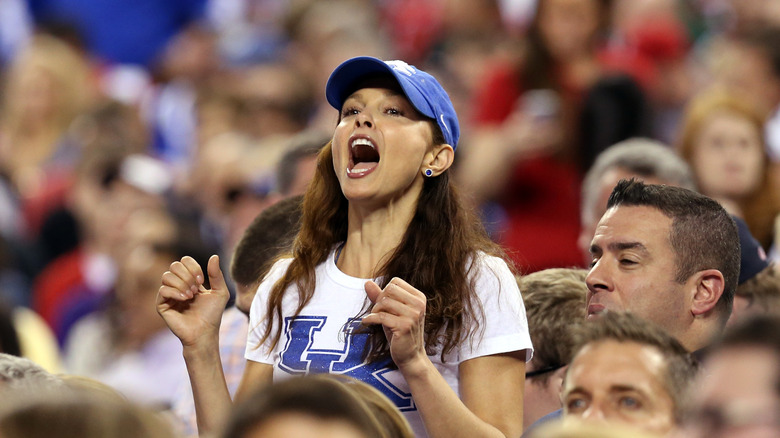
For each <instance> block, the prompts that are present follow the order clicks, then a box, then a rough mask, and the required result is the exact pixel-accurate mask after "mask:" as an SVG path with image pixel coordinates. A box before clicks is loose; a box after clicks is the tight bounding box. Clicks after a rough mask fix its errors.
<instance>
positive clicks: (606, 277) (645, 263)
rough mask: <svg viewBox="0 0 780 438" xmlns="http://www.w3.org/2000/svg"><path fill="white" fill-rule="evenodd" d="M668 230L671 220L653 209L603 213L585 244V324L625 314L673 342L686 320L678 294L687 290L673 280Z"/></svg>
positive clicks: (683, 298)
mask: <svg viewBox="0 0 780 438" xmlns="http://www.w3.org/2000/svg"><path fill="white" fill-rule="evenodd" d="M671 226H672V220H671V219H670V218H668V217H666V216H665V215H664V214H663V213H661V212H660V211H659V210H657V209H655V208H653V207H646V206H638V207H635V206H631V207H626V206H618V207H613V208H611V209H609V210H607V212H606V213H605V214H604V216H603V217H602V219H601V221H599V224H598V226H597V227H596V232H595V234H594V236H593V240H592V241H591V248H590V250H591V254H592V256H593V260H592V262H591V269H590V272H589V273H588V276H587V278H586V280H585V282H586V283H587V285H588V296H587V301H586V303H587V304H586V305H587V312H588V319H593V318H597V317H599V315H600V314H601V313H603V312H605V311H625V312H631V313H634V314H635V315H637V316H639V317H641V318H644V319H646V320H649V321H652V322H654V323H656V324H658V325H660V326H661V327H663V328H665V329H666V330H667V331H669V332H670V333H671V334H672V335H673V336H675V337H678V339H679V335H680V334H682V332H683V329H684V327H685V326H686V325H687V324H688V320H689V319H690V318H692V316H691V313H690V312H689V311H688V307H689V303H688V300H689V299H688V297H686V294H685V293H684V291H685V290H686V289H687V288H688V287H689V285H687V284H680V283H678V282H677V281H676V280H675V276H676V274H677V266H676V262H675V260H676V257H675V252H674V250H673V249H672V246H671V243H670V241H669V234H670V231H671Z"/></svg>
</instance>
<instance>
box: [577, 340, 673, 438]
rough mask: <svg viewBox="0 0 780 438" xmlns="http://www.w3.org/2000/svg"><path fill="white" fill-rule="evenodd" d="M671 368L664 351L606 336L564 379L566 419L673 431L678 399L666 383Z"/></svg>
mask: <svg viewBox="0 0 780 438" xmlns="http://www.w3.org/2000/svg"><path fill="white" fill-rule="evenodd" d="M666 367H667V365H666V362H665V360H664V357H663V356H662V355H661V352H660V351H658V350H657V349H656V348H655V347H651V346H647V345H642V344H638V343H636V342H618V341H614V340H604V341H599V342H596V343H591V344H589V345H587V346H585V347H584V348H583V349H582V350H580V352H579V353H578V354H577V356H576V357H575V358H574V360H573V361H572V363H571V365H570V366H569V372H568V373H567V375H566V379H565V381H564V385H563V391H562V399H563V410H564V419H566V420H570V419H579V420H583V421H587V422H596V423H607V424H609V423H621V424H627V425H630V426H634V427H637V428H639V429H644V430H647V431H649V432H654V433H658V434H665V433H668V432H670V431H671V430H672V429H673V428H674V425H675V421H674V401H673V399H672V396H671V395H670V394H669V393H668V391H667V389H666V386H665V384H664V380H665V376H664V374H665V372H666Z"/></svg>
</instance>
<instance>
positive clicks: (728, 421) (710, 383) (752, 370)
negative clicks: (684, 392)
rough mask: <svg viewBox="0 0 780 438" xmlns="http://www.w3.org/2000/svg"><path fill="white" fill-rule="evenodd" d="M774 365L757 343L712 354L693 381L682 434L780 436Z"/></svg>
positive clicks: (713, 437) (712, 437) (749, 437)
mask: <svg viewBox="0 0 780 438" xmlns="http://www.w3.org/2000/svg"><path fill="white" fill-rule="evenodd" d="M778 369H780V359H778V356H777V355H776V354H775V353H773V352H772V351H769V350H767V349H765V348H761V347H753V346H744V347H729V348H726V349H725V350H722V351H719V352H717V353H715V354H713V356H711V357H710V358H709V359H708V360H707V362H706V363H705V366H704V370H705V372H704V373H702V374H701V375H700V377H699V381H698V382H697V384H696V388H697V389H696V391H694V393H693V399H692V408H693V409H692V412H691V415H690V420H689V424H688V425H687V427H686V430H685V432H686V434H685V436H686V437H707V438H717V437H726V436H727V437H731V438H764V437H766V438H769V437H777V436H780V421H779V420H778V415H777V413H778V412H780V397H779V396H778V392H777V380H778Z"/></svg>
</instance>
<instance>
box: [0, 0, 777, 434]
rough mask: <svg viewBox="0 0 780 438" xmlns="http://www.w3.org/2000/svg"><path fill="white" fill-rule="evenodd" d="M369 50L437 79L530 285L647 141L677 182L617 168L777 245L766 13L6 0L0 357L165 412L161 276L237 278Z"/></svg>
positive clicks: (751, 1) (509, 1) (458, 4)
mask: <svg viewBox="0 0 780 438" xmlns="http://www.w3.org/2000/svg"><path fill="white" fill-rule="evenodd" d="M358 55H369V56H375V57H378V58H381V59H402V60H404V61H406V62H408V63H409V64H414V65H416V66H418V67H420V68H424V69H426V70H427V71H429V72H431V73H432V74H433V75H434V76H436V77H437V78H438V79H439V81H441V83H442V84H443V86H444V88H445V89H446V90H447V91H448V93H449V95H450V97H451V99H452V101H453V103H454V105H455V108H456V110H457V112H458V116H459V119H460V125H461V134H462V135H461V141H460V147H459V150H458V153H457V155H456V158H457V159H456V160H455V164H454V166H455V167H454V173H455V179H456V181H457V184H458V187H459V188H460V189H461V191H462V192H463V193H464V194H465V195H466V196H467V198H468V199H469V201H470V202H471V203H472V205H473V207H474V208H475V209H477V210H478V211H479V212H480V214H481V217H482V219H483V221H484V225H485V227H486V228H487V229H488V231H489V233H490V236H491V237H492V238H493V239H494V240H495V241H496V242H498V243H500V244H501V245H502V246H503V247H504V248H505V249H506V251H507V253H508V254H509V255H510V256H511V257H512V259H513V262H514V263H515V265H516V266H517V268H518V270H519V271H520V273H522V274H532V273H536V272H541V271H544V270H549V269H550V268H572V267H576V268H587V267H588V263H589V262H590V259H591V256H590V254H589V246H590V239H591V238H592V236H593V230H594V229H595V224H596V222H598V220H599V218H600V217H601V214H602V213H603V212H604V204H605V203H606V196H607V195H608V194H609V192H610V191H611V189H612V186H613V185H614V183H615V182H617V180H618V179H619V178H620V177H624V176H626V175H624V174H619V175H618V174H615V175H612V177H613V180H611V182H606V180H603V179H602V180H599V181H595V180H591V181H589V180H588V178H586V174H587V172H588V171H589V170H591V169H593V168H594V167H596V166H598V165H599V162H600V161H599V159H602V160H603V159H604V158H602V157H604V153H605V151H608V150H609V149H610V147H611V146H612V145H615V144H617V143H620V142H623V141H626V140H631V139H633V140H636V139H637V138H642V139H644V140H645V141H648V142H651V141H652V142H653V144H654V145H655V146H654V147H658V148H659V150H660V151H661V152H659V153H658V155H651V156H650V158H649V160H650V161H651V162H653V161H662V160H665V159H667V158H666V157H665V156H664V155H663V154H665V153H668V154H671V155H674V156H675V157H677V158H681V159H682V162H683V164H682V165H684V166H686V167H687V169H686V170H685V171H684V172H689V173H686V175H689V176H687V177H686V178H687V179H685V178H683V179H684V181H669V179H668V178H665V177H664V176H663V175H659V176H657V177H655V176H653V175H647V173H648V172H646V171H643V170H642V169H634V170H632V172H630V173H634V174H639V175H644V176H647V177H648V178H647V180H648V181H649V182H667V183H673V184H676V185H681V186H688V187H690V188H696V189H697V190H698V191H699V192H701V193H702V194H705V195H707V196H709V197H711V198H713V199H715V200H717V201H718V202H720V204H721V205H723V206H724V208H726V210H727V211H728V212H729V213H731V214H732V215H734V216H736V217H738V218H741V219H742V220H743V221H744V222H745V224H746V225H747V227H748V229H749V232H750V234H752V236H754V237H755V240H756V241H757V242H758V251H759V253H760V254H761V257H762V259H764V260H766V261H767V263H769V264H771V265H772V266H774V261H776V260H778V259H780V254H779V253H778V250H779V249H780V246H778V244H780V2H778V1H774V0H772V1H770V0H329V1H316V0H165V1H160V0H132V1H130V0H117V1H110V2H109V1H104V0H0V80H2V85H1V86H0V331H2V333H0V352H5V353H9V354H13V355H16V356H24V357H27V358H30V359H32V360H33V361H34V362H35V363H37V364H39V365H41V366H42V367H43V368H44V369H45V370H46V371H47V372H49V373H52V374H64V375H67V376H71V378H73V377H74V376H83V377H85V378H88V379H90V380H89V382H90V384H91V385H95V386H97V385H98V384H104V385H108V386H109V387H110V390H111V391H114V390H115V391H119V392H120V393H121V394H122V397H126V398H127V399H129V400H131V401H132V402H134V403H138V404H140V405H142V406H144V407H151V408H154V409H158V410H163V411H166V412H169V411H170V410H171V408H172V407H173V406H174V405H175V404H176V403H177V401H178V399H179V397H180V394H181V392H182V391H185V392H186V391H188V388H189V387H188V382H187V374H186V372H185V366H184V361H183V359H182V357H181V346H180V344H179V341H178V339H176V338H175V337H174V336H173V335H172V334H171V333H170V332H169V331H168V329H167V328H166V326H165V324H164V322H163V321H162V319H161V318H160V317H159V316H158V315H157V312H156V310H155V308H154V305H153V302H154V297H155V295H156V293H157V290H158V288H159V285H160V276H161V275H162V273H163V272H165V271H166V270H167V269H168V266H169V265H170V263H171V262H172V261H174V260H178V259H180V258H181V257H183V256H184V255H189V256H192V257H194V258H195V259H196V260H198V261H200V262H202V264H203V266H205V261H206V260H207V259H208V256H209V255H211V254H219V255H221V256H222V257H221V260H222V263H223V264H224V266H223V270H224V271H226V272H227V270H228V269H227V268H228V265H229V264H230V260H231V256H232V254H233V253H234V251H235V250H236V245H237V243H238V242H239V240H240V238H241V236H242V234H243V233H244V232H245V230H246V229H247V227H248V226H249V224H250V223H251V222H252V220H253V219H254V218H255V217H256V216H257V215H258V214H259V213H260V212H262V211H264V210H265V209H266V208H268V207H269V206H271V205H274V204H276V203H277V202H278V201H280V200H282V199H285V198H290V197H292V196H296V195H300V194H302V193H304V191H305V190H306V187H307V184H308V182H309V180H310V178H311V176H312V175H313V172H314V166H315V165H316V157H317V153H318V151H319V149H320V147H322V146H323V145H324V144H325V143H326V142H327V141H328V140H329V135H330V133H331V132H332V130H333V127H334V126H335V125H336V122H337V119H338V112H337V111H335V110H333V109H332V108H331V107H330V106H328V104H327V102H326V101H325V96H324V87H325V83H326V81H327V78H328V75H329V74H330V72H331V71H333V69H334V68H335V67H336V66H337V65H338V64H339V63H341V62H342V61H344V60H345V59H348V58H350V57H353V56H358ZM651 166H652V164H648V167H651ZM609 170H610V169H609V168H601V169H600V170H599V171H598V172H597V173H598V176H599V177H601V176H605V175H606V174H607V173H608V171H609ZM612 170H614V168H613V169H612ZM653 178H655V181H653ZM602 186H603V187H602ZM228 280H229V286H230V287H231V288H233V289H235V287H236V285H235V284H234V283H232V282H230V279H228ZM580 281H582V280H580ZM521 288H522V287H521ZM524 291H525V289H524ZM234 293H235V291H234ZM773 293H774V292H773ZM776 293H777V294H780V291H776ZM751 299H752V298H751ZM526 300H528V298H526ZM773 303H774V302H773ZM736 305H737V304H735V306H736ZM772 305H774V304H772ZM746 306H747V305H746ZM766 307H771V305H769V304H768V305H767V306H766ZM778 307H780V306H778ZM735 308H736V307H735ZM583 311H584V309H583ZM774 311H777V309H774ZM529 315H530V311H529ZM583 319H584V316H583ZM529 323H531V325H533V323H532V321H530V318H529ZM531 330H532V332H533V326H532V327H531ZM534 343H535V344H536V340H534ZM732 348H736V347H732ZM537 354H538V353H537ZM0 377H1V376H0ZM93 379H94V381H93ZM2 383H3V379H2V378H0V393H2V392H3V390H4V389H3V386H2ZM74 385H75V384H74ZM101 388H102V387H101ZM527 388H529V386H528V385H527ZM326 389H327V388H326ZM103 390H104V391H106V392H109V389H103ZM104 397H108V398H110V399H111V400H113V397H114V395H113V394H111V395H104ZM0 398H1V397H0ZM82 402H83V403H87V402H85V401H71V402H70V403H71V404H73V403H82ZM104 402H105V401H104ZM114 402H116V401H112V403H114ZM116 403H119V402H116ZM532 403H533V402H529V401H526V409H528V407H529V406H531V404H532ZM553 404H555V402H553ZM100 405H101V403H96V404H95V406H100ZM89 406H92V405H89ZM44 408H45V407H39V409H44ZM128 408H129V407H128ZM59 409H65V408H63V407H62V406H60V407H59ZM90 409H97V408H96V407H94V406H93V407H91V408H90ZM63 412H65V411H63ZM131 414H133V415H135V413H134V412H130V413H128V414H127V415H131ZM63 415H65V413H63ZM95 415H96V416H100V415H101V414H100V413H95ZM117 415H120V414H117ZM139 415H140V414H139ZM65 416H67V415H65ZM172 416H173V415H172V414H171V417H172ZM775 417H776V415H775ZM166 418H167V417H166ZM117 421H120V420H117ZM139 421H140V420H139ZM144 421H146V423H144V424H145V425H146V426H147V427H148V428H150V429H149V430H151V429H155V430H159V428H158V427H157V426H154V427H153V424H152V423H153V421H157V420H156V419H154V418H152V419H146V420H144ZM775 421H776V420H775ZM179 423H181V422H180V421H178V420H174V421H173V424H175V426H174V430H176V431H180V430H185V429H186V427H185V426H182V425H181V424H179ZM2 424H3V423H2V422H0V435H2V436H6V435H5V434H6V433H7V431H6V430H5V429H3V427H4V426H2ZM139 430H140V429H139ZM137 433H139V435H134V436H157V435H140V433H142V432H137ZM182 433H184V432H182ZM236 433H238V432H236ZM550 433H551V435H549V436H553V435H552V432H550ZM583 433H584V432H583ZM7 436H9V437H13V436H23V435H10V434H9V435H7ZM27 436H33V435H27ZM41 436H43V435H41ZM81 436H87V435H81ZM95 436H99V435H95ZM103 436H108V435H103ZM116 436H119V435H116ZM128 436H130V435H128ZM159 436H165V435H162V434H160V435H159ZM235 436H239V435H235ZM242 436H248V435H242ZM344 436H347V435H344ZM367 436H370V435H367ZM399 436H401V435H399ZM560 436H564V435H560ZM571 436H575V435H571ZM577 436H578V435H577ZM624 436H627V435H624ZM637 436H639V435H637Z"/></svg>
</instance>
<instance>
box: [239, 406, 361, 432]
mask: <svg viewBox="0 0 780 438" xmlns="http://www.w3.org/2000/svg"><path fill="white" fill-rule="evenodd" d="M315 436H316V437H320V438H368V437H366V435H365V434H364V433H362V432H361V431H360V430H359V429H358V428H356V427H355V426H353V425H351V424H349V423H348V422H346V421H344V420H323V419H320V418H316V417H313V416H311V415H306V414H299V413H295V412H290V413H282V414H277V415H275V416H274V417H272V418H270V419H268V420H266V421H264V422H262V423H260V424H259V425H258V426H256V427H255V428H254V429H252V430H251V431H250V432H249V433H247V434H245V435H244V436H243V437H242V438H309V437H315Z"/></svg>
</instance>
